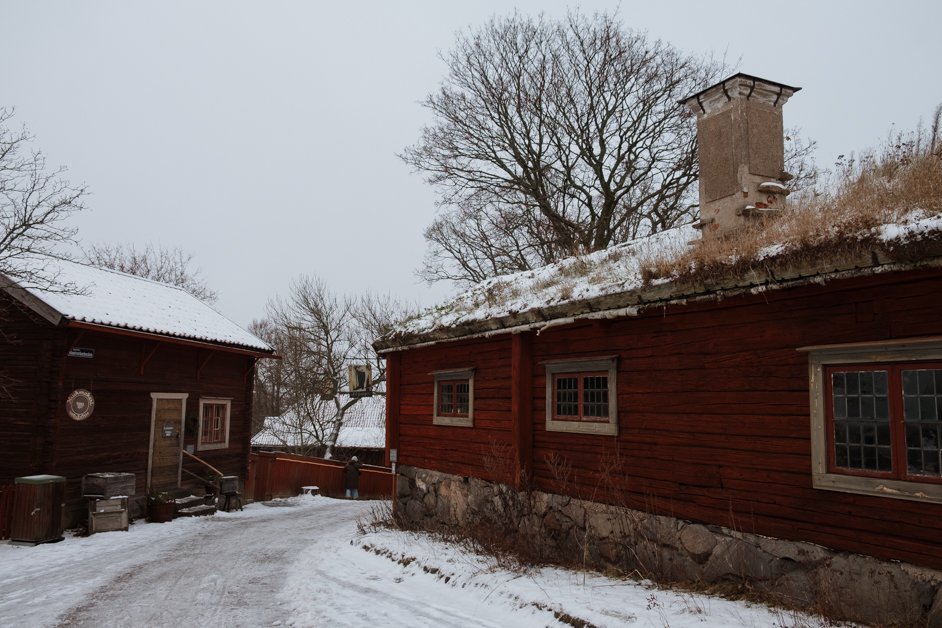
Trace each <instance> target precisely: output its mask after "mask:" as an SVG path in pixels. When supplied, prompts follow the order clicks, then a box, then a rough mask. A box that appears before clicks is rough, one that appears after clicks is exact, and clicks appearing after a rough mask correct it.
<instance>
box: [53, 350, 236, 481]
mask: <svg viewBox="0 0 942 628" xmlns="http://www.w3.org/2000/svg"><path fill="white" fill-rule="evenodd" d="M79 346H82V347H87V348H91V349H94V351H95V356H94V358H92V359H83V358H69V357H66V358H63V359H64V365H63V367H62V385H61V386H62V387H61V392H60V397H61V399H60V403H59V404H58V405H57V406H56V429H57V432H56V442H57V447H56V451H55V454H54V458H53V460H52V461H51V463H52V464H51V468H52V469H53V470H54V471H53V472H55V473H57V474H59V475H64V476H66V477H67V478H69V481H70V485H71V484H73V483H74V482H76V481H78V480H79V479H80V478H81V476H82V475H84V474H86V473H89V472H92V471H127V472H131V473H134V474H136V475H137V490H138V493H143V492H145V491H146V482H147V460H148V453H149V446H150V430H151V409H152V403H153V400H152V398H151V393H187V394H188V395H189V397H188V398H187V400H186V407H185V412H184V415H185V417H186V421H185V437H184V440H183V444H184V446H186V445H194V449H195V451H194V454H195V455H196V456H198V457H200V458H201V459H203V460H205V461H206V462H208V463H209V464H211V465H213V466H214V467H216V468H217V469H219V470H220V471H222V472H223V473H224V474H226V475H238V476H240V477H243V478H244V477H245V475H246V473H247V470H248V467H247V465H248V453H249V451H248V442H249V439H250V438H251V434H250V430H251V407H252V404H251V399H250V397H249V395H250V393H251V384H250V382H251V370H250V369H251V365H252V362H251V360H252V359H253V358H250V357H246V356H243V355H238V354H232V353H225V352H221V351H213V352H210V351H207V350H205V349H197V348H191V347H186V346H181V345H177V344H171V343H159V344H155V343H151V342H147V341H142V340H138V339H134V338H126V337H123V336H116V335H111V334H102V333H86V334H84V335H83V336H82V337H81V339H80V340H79ZM63 355H64V351H63ZM247 373H248V375H247ZM76 388H86V389H88V390H90V391H91V392H92V394H93V395H94V396H95V411H94V413H93V414H92V416H91V417H89V418H88V419H86V420H84V421H74V420H72V419H71V418H69V416H68V414H67V413H66V410H65V398H66V397H67V396H68V394H69V393H70V392H71V391H72V390H74V389H76ZM201 397H218V398H228V399H231V408H230V428H229V446H228V447H227V448H225V449H216V450H204V451H201V450H199V449H196V448H195V446H196V443H197V433H196V432H197V430H198V426H199V402H200V398H201ZM184 465H185V468H187V469H189V470H191V471H193V472H196V473H200V474H202V473H204V469H203V468H201V466H200V465H199V464H198V463H194V462H192V461H187V462H185V463H184Z"/></svg>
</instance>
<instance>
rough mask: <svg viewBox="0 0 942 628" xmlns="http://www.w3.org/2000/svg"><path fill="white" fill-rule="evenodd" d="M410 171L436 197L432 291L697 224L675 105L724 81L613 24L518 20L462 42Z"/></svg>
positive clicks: (688, 130) (683, 123) (433, 101)
mask: <svg viewBox="0 0 942 628" xmlns="http://www.w3.org/2000/svg"><path fill="white" fill-rule="evenodd" d="M445 61H446V63H447V64H448V75H447V77H446V79H445V80H444V82H443V84H442V86H441V88H440V89H439V90H438V91H437V92H435V93H433V94H431V95H429V96H428V97H427V98H426V99H425V101H424V105H425V106H426V107H427V108H428V109H430V110H431V111H432V112H433V113H434V114H435V117H436V122H435V124H433V125H432V126H429V127H427V128H425V129H424V131H423V133H422V137H421V139H420V141H419V142H418V143H417V144H416V145H414V146H411V147H409V148H407V149H406V150H405V152H404V153H403V155H402V158H403V160H405V161H406V162H407V163H408V164H410V165H412V166H413V167H415V168H416V169H417V170H419V171H421V172H423V173H425V174H426V175H427V179H428V181H429V182H430V183H431V184H432V185H434V186H436V187H437V188H438V189H439V190H440V191H441V193H442V198H441V205H443V206H444V207H445V209H444V211H442V212H441V213H440V215H439V216H438V217H437V218H436V219H435V221H434V222H433V224H432V225H431V226H430V227H429V228H428V230H427V231H426V234H425V236H426V239H427V240H428V243H429V254H428V256H427V258H426V260H425V264H424V268H423V269H422V271H421V274H422V275H423V276H424V277H425V278H426V279H428V280H441V279H449V280H459V281H480V280H481V279H484V278H486V277H488V276H492V275H494V274H498V273H505V272H511V271H518V270H526V269H529V268H532V267H535V266H541V265H544V264H547V263H549V262H552V261H555V260H557V259H559V258H561V257H565V256H568V255H573V254H579V253H585V252H589V251H595V250H599V249H602V248H605V247H607V246H609V245H611V244H613V243H617V242H622V241H625V240H629V239H631V238H634V237H638V236H642V235H646V234H648V233H653V232H657V231H661V230H663V229H666V228H669V227H671V226H673V225H675V224H678V223H679V222H681V221H684V220H686V219H688V218H689V216H690V210H691V208H692V205H693V203H694V202H695V201H694V195H695V189H693V190H692V189H691V188H692V187H693V185H694V184H695V182H696V180H697V175H698V162H697V154H696V129H695V124H694V121H693V119H692V118H691V116H689V115H688V113H687V112H686V111H685V110H684V108H683V107H682V106H681V105H680V104H678V102H677V101H678V100H679V99H681V98H682V97H684V96H687V95H689V94H691V93H693V92H695V91H697V90H698V89H700V88H701V87H703V86H704V85H706V84H708V83H709V82H711V81H712V80H714V79H716V78H717V76H718V74H719V72H720V71H722V70H723V67H722V66H721V65H720V64H718V63H714V62H712V61H709V60H703V59H699V58H696V57H693V56H690V55H686V54H684V53H681V52H680V51H678V50H676V49H675V48H673V47H671V46H670V45H668V44H666V43H663V42H661V41H657V40H651V39H649V38H648V37H647V36H646V35H644V34H642V33H634V32H628V31H626V30H625V29H624V28H623V27H622V26H621V24H620V23H619V22H618V21H617V20H616V19H615V17H614V16H612V15H608V14H596V15H594V16H592V17H585V16H583V15H581V14H579V13H575V12H574V13H571V14H570V15H569V16H568V17H567V18H566V19H565V20H562V21H560V22H554V21H551V20H548V19H547V18H544V17H539V18H535V19H534V18H528V17H523V16H520V15H514V16H512V17H507V18H495V19H492V20H491V21H490V22H489V23H488V24H487V25H485V26H484V27H483V28H481V29H479V30H477V31H473V32H469V33H466V34H462V35H459V37H458V41H457V43H456V44H455V47H454V49H453V50H452V51H451V52H450V54H448V55H447V56H446V58H445Z"/></svg>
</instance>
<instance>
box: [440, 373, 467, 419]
mask: <svg viewBox="0 0 942 628" xmlns="http://www.w3.org/2000/svg"><path fill="white" fill-rule="evenodd" d="M470 393H471V382H470V381H469V380H467V379H457V380H444V381H439V382H438V416H458V417H466V416H468V411H469V409H470V401H471V394H470Z"/></svg>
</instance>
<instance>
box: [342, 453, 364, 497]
mask: <svg viewBox="0 0 942 628" xmlns="http://www.w3.org/2000/svg"><path fill="white" fill-rule="evenodd" d="M343 477H344V487H345V488H346V489H347V497H351V498H353V499H358V498H359V497H360V461H359V460H358V459H357V457H356V456H354V457H353V458H350V461H349V462H347V466H346V467H345V468H344V473H343Z"/></svg>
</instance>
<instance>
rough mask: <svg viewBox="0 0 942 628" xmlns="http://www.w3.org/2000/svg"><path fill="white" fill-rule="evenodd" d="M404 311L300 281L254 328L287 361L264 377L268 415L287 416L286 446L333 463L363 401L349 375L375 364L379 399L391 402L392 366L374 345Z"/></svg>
mask: <svg viewBox="0 0 942 628" xmlns="http://www.w3.org/2000/svg"><path fill="white" fill-rule="evenodd" d="M405 311H406V310H405V308H404V307H403V306H402V305H400V304H399V303H397V302H396V301H394V300H393V299H391V298H390V297H377V296H375V295H369V294H367V295H364V296H361V297H358V298H353V297H338V296H336V295H335V294H333V293H332V292H331V291H330V289H329V288H328V287H327V285H326V284H325V283H324V282H323V281H321V280H319V279H317V278H314V277H307V276H305V277H301V278H299V279H298V280H296V281H295V282H294V284H293V285H292V287H291V295H290V296H289V297H288V298H287V299H278V300H275V301H273V302H272V303H270V304H269V318H268V320H267V322H257V323H255V328H256V329H258V330H259V331H262V333H263V336H262V337H263V338H264V339H265V340H267V341H269V342H270V343H271V344H272V346H273V347H274V348H275V350H276V353H277V354H278V355H280V356H281V360H280V364H279V365H277V366H272V367H271V368H267V367H266V368H263V369H260V370H259V371H257V379H256V394H257V395H258V393H259V391H262V395H263V396H264V397H265V398H266V399H268V400H269V404H268V405H267V407H265V408H262V411H263V412H266V413H268V415H269V416H272V415H278V416H282V417H283V420H282V421H281V424H280V426H279V427H277V428H276V429H275V430H274V431H272V430H269V431H270V432H271V433H272V435H273V436H275V437H276V438H279V434H278V431H279V430H280V431H281V432H283V434H282V436H283V439H282V440H283V441H284V442H283V444H284V445H286V446H292V445H293V446H294V447H295V448H297V447H298V446H300V447H301V448H302V449H303V450H304V451H298V450H297V449H296V451H297V453H311V452H312V451H314V450H316V451H318V452H322V453H323V455H324V456H325V457H328V458H329V457H330V456H331V454H332V452H333V449H334V447H335V446H336V443H337V438H338V436H339V434H340V429H341V427H342V426H343V423H344V418H345V415H346V413H347V411H348V410H349V409H350V408H352V407H353V406H354V405H355V404H356V403H357V402H358V401H359V399H358V398H355V397H350V396H348V395H346V394H345V393H347V392H349V391H348V390H347V389H346V379H347V367H348V366H349V365H351V364H354V363H360V364H363V363H367V362H368V363H370V364H371V366H372V372H373V389H374V394H378V395H385V382H386V368H385V360H383V359H382V358H380V356H379V355H377V354H376V352H375V350H374V349H373V347H372V342H373V340H375V339H376V338H378V337H379V336H380V335H382V334H383V333H385V332H386V331H388V329H389V327H390V325H391V324H392V323H393V321H394V320H397V319H398V318H399V317H401V316H402V315H403V314H404V312H405Z"/></svg>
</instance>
